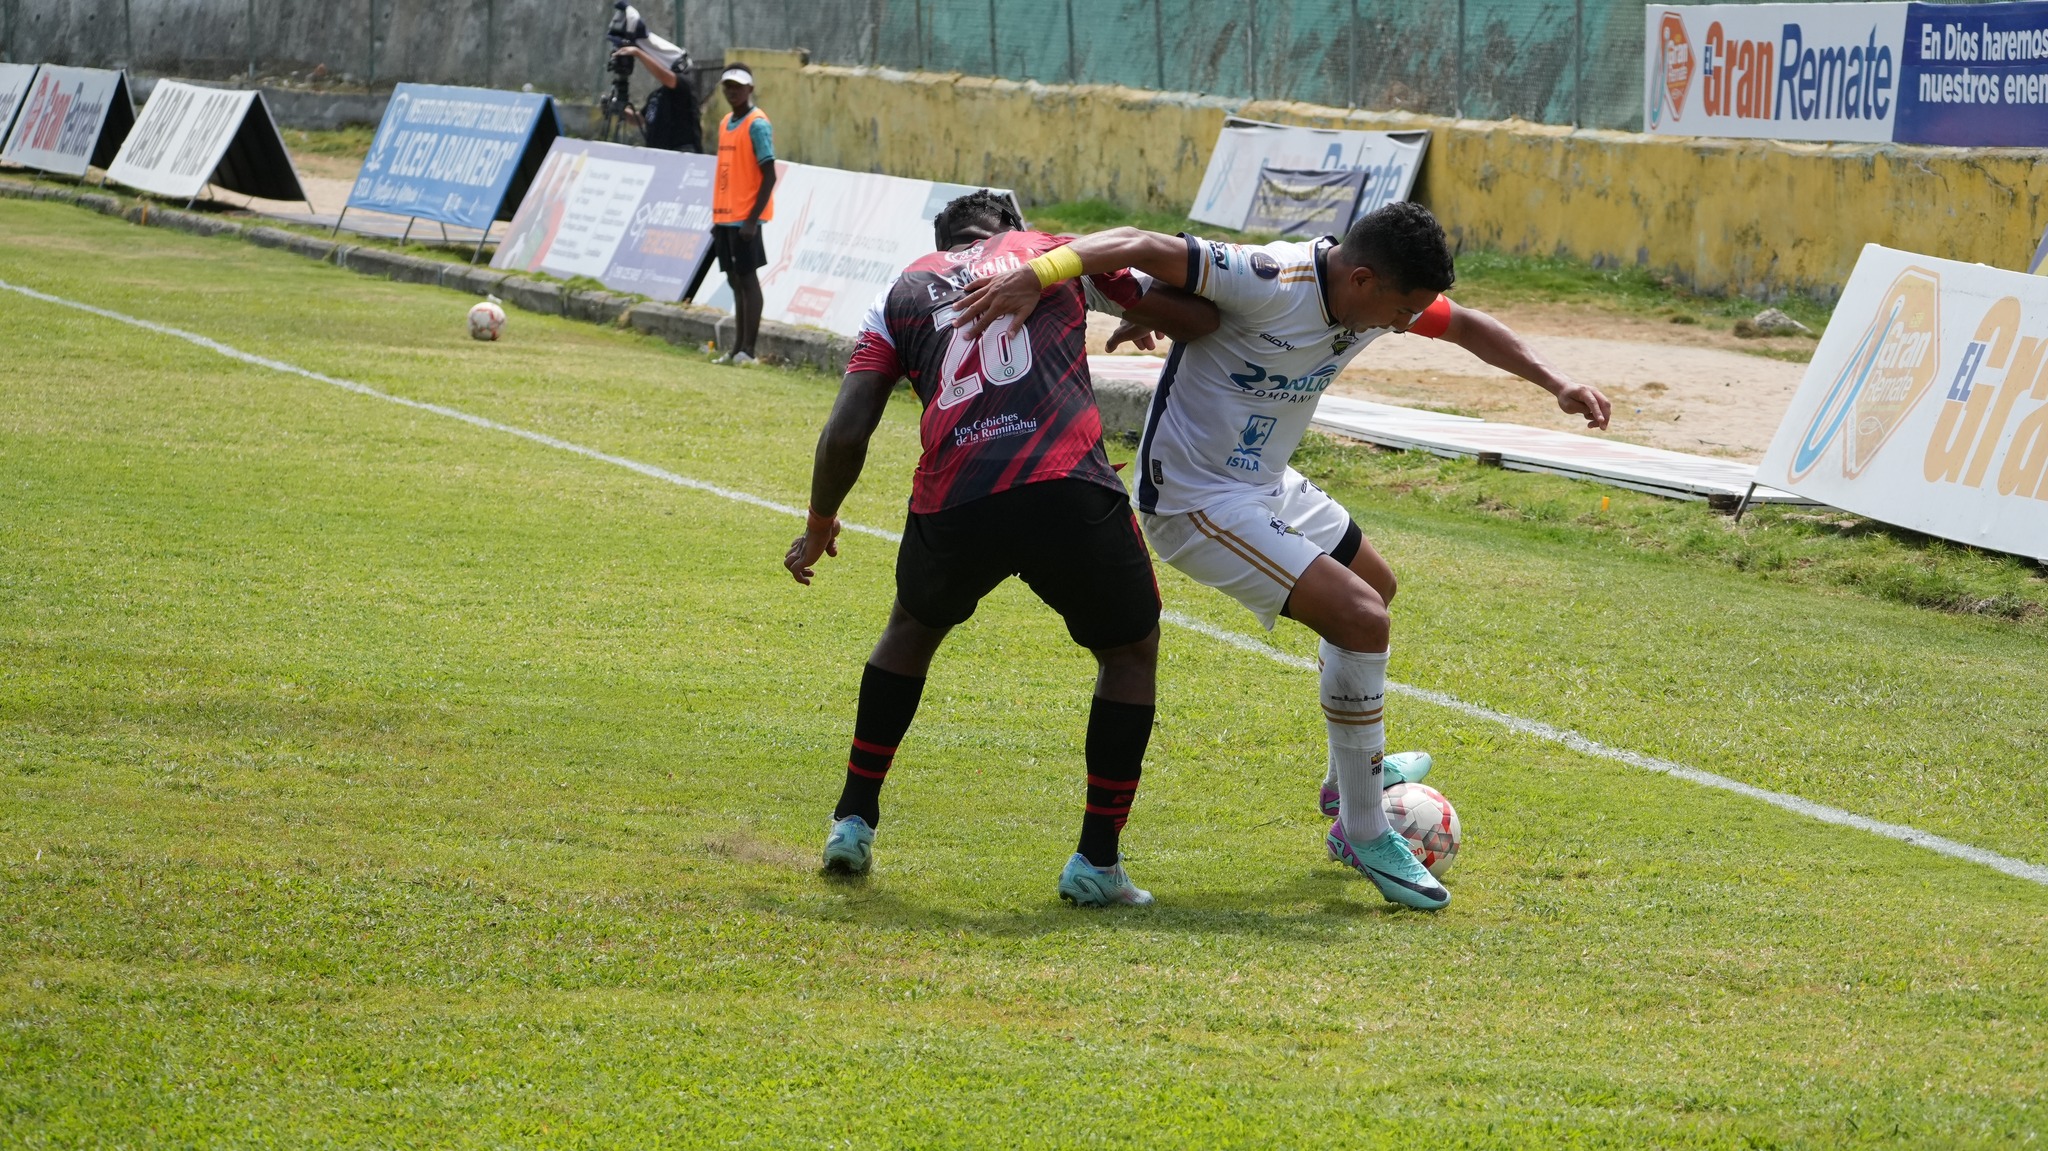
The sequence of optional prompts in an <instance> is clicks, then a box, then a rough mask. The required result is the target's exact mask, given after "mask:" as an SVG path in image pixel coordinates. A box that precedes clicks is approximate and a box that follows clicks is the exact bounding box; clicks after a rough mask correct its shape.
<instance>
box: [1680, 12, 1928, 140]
mask: <svg viewBox="0 0 2048 1151" xmlns="http://www.w3.org/2000/svg"><path fill="white" fill-rule="evenodd" d="M1908 7H1909V5H1906V4H1711V5H1702V6H1698V7H1685V8H1663V7H1658V6H1655V5H1652V6H1650V7H1648V8H1646V9H1644V18H1645V20H1646V21H1647V36H1646V39H1645V58H1644V77H1645V81H1646V84H1647V87H1646V88H1645V91H1644V101H1643V130H1644V131H1645V132H1653V133H1658V134H1662V135H1679V136H1749V137H1765V138H1769V139H1775V140H1851V141H1858V140H1861V141H1884V140H1890V139H1891V138H1892V125H1893V122H1894V120H1895V118H1896V117H1897V115H1898V111H1899V103H1900V100H1899V97H1900V93H1901V92H1902V91H1903V83H1904V76H1905V73H1904V70H1903V69H1904V62H1903V60H1902V59H1901V57H1900V47H1901V45H1902V43H1903V42H1904V37H1905V31H1906V9H1907V8H1908Z"/></svg>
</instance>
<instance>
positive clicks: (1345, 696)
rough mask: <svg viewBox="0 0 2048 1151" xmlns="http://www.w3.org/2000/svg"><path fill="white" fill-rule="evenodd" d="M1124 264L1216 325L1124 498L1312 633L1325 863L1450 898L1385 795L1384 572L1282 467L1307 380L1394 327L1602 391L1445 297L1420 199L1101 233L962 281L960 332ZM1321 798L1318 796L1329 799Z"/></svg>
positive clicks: (1162, 405) (1207, 578)
mask: <svg viewBox="0 0 2048 1151" xmlns="http://www.w3.org/2000/svg"><path fill="white" fill-rule="evenodd" d="M1119 268H1136V269H1138V270H1139V271H1142V272H1145V273H1146V274H1148V275H1151V276H1153V277H1155V278H1157V279H1159V280H1162V281H1165V282H1166V283H1168V284H1175V285H1183V286H1185V287H1186V288H1187V289H1188V290H1189V291H1192V292H1195V293H1198V294H1200V295H1203V296H1206V297H1208V298H1209V299H1210V300H1212V301H1214V302H1215V303H1216V305H1217V307H1218V308H1219V309H1220V310H1221V312H1222V316H1223V319H1222V326H1221V327H1219V328H1218V329H1217V330H1216V331H1215V332H1214V333H1213V334H1211V335H1208V336H1204V337H1202V338H1201V339H1197V340H1195V341H1193V342H1191V343H1187V344H1179V345H1176V346H1175V347H1174V350H1173V354H1172V356H1171V358H1169V359H1168V360H1167V363H1166V368H1165V370H1164V372H1163V373H1161V375H1160V379H1159V387H1158V390H1157V391H1156V392H1155V393H1154V394H1153V397H1152V405H1151V409H1150V411H1149V412H1148V413H1147V414H1146V417H1145V432H1144V438H1143V439H1142V440H1141V441H1140V444H1139V448H1138V473H1139V474H1138V500H1137V502H1138V510H1139V515H1140V518H1141V519H1142V521H1143V523H1144V527H1145V535H1146V537H1147V538H1148V539H1149V540H1151V542H1152V546H1153V548H1154V549H1155V550H1156V551H1157V552H1158V553H1159V558H1161V559H1163V560H1165V561H1166V562H1167V563H1169V564H1172V565H1173V566H1174V567H1176V568H1179V569H1180V570H1181V571H1183V572H1185V573H1187V574H1188V575H1189V576H1192V577H1193V578H1195V579H1196V580H1199V581H1200V582H1202V583H1205V584H1207V585H1209V586H1210V587H1213V588H1218V589H1221V590H1222V591H1225V592H1227V593H1229V594H1230V595H1231V596H1232V597H1234V598H1235V599H1236V600H1237V601H1238V602H1239V603H1242V604H1244V605H1245V606H1246V607H1247V608H1249V609H1251V611H1252V614H1254V615H1256V616H1257V617H1258V618H1259V622H1260V623H1261V624H1263V625H1264V626H1265V627H1266V628H1268V629H1271V628H1272V626H1273V622H1274V620H1275V619H1276V618H1277V617H1279V616H1283V615H1285V616H1288V617H1290V618H1293V619H1296V620H1299V621H1300V622H1301V623H1303V624H1305V625H1307V626H1308V627H1309V628H1311V629H1313V630H1314V631H1315V632H1316V634H1317V635H1319V636H1321V637H1322V645H1321V650H1320V656H1321V658H1320V659H1319V660H1318V663H1319V665H1320V667H1321V690H1322V706H1323V716H1324V719H1325V720H1326V722H1327V724H1328V729H1329V739H1330V758H1329V764H1330V766H1329V773H1328V775H1327V776H1326V777H1325V780H1324V787H1323V809H1324V811H1325V813H1327V814H1331V815H1334V816H1335V817H1336V821H1335V822H1334V823H1333V824H1332V825H1331V827H1330V832H1329V835H1328V836H1327V839H1326V843H1327V846H1328V848H1329V851H1330V855H1331V857H1332V858H1334V859H1337V860H1338V861H1340V862H1342V863H1344V864H1346V865H1348V866H1350V867H1352V868H1354V869H1356V870H1357V871H1359V872H1361V873H1362V874H1364V875H1365V876H1366V877H1367V878H1369V879H1371V880H1372V882H1373V884H1374V885H1375V886H1376V887H1378V888H1379V890H1380V893H1381V894H1382V895H1384V896H1385V897H1386V898H1387V899H1388V900H1390V901H1392V902H1395V903H1399V904H1403V905H1406V906H1409V907H1417V908H1423V909H1426V910H1435V909H1437V908H1440V907H1443V906H1445V905H1446V904H1448V903H1449V902H1450V898H1451V897H1450V893H1449V892H1448V891H1445V890H1444V888H1443V887H1442V886H1441V885H1440V884H1438V883H1437V882H1436V880H1435V879H1434V878H1432V877H1431V876H1430V874H1429V872H1428V871H1427V870H1425V869H1424V868H1423V866H1422V865H1421V863H1419V862H1418V861H1417V860H1416V859H1415V856H1414V854H1413V853H1412V852H1411V851H1410V850H1409V848H1408V845H1407V842H1406V841H1405V840H1403V839H1402V838H1401V836H1400V834H1399V833H1398V832H1395V831H1393V830H1391V829H1390V828H1389V827H1388V825H1387V820H1386V815H1385V812H1384V811H1383V809H1382V808H1381V805H1380V804H1381V799H1380V793H1381V790H1382V787H1381V784H1382V758H1383V756H1384V752H1385V748H1386V734H1385V732H1386V728H1385V724H1384V720H1383V707H1384V703H1385V698H1386V679H1387V650H1388V637H1389V621H1388V616H1387V603H1388V601H1389V600H1391V599H1393V596H1394V572H1393V569H1392V568H1391V567H1389V566H1388V564H1387V562H1386V560H1384V559H1382V558H1381V557H1380V554H1379V553H1378V552H1377V551H1376V550H1374V548H1373V546H1372V544H1371V543H1369V542H1367V541H1366V540H1365V539H1364V537H1363V533H1361V532H1360V531H1359V528H1358V525H1357V524H1356V523H1354V522H1352V519H1351V515H1350V513H1349V512H1347V511H1345V510H1344V508H1343V507H1342V506H1341V505H1339V504H1338V503H1337V501H1335V500H1334V499H1331V498H1330V497H1329V496H1328V495H1327V494H1325V493H1324V492H1323V491H1322V489H1320V488H1318V487H1316V486H1315V485H1314V484H1311V483H1309V482H1308V481H1307V480H1306V479H1303V478H1302V476H1301V473H1299V472H1297V471H1295V470H1294V469H1293V468H1291V467H1289V466H1288V458H1289V457H1290V456H1291V455H1292V454H1293V452H1294V448H1295V445H1297V444H1299V443H1300V442H1301V437H1302V435H1303V434H1304V433H1305V432H1306V431H1307V430H1308V424H1309V417H1310V416H1311V415H1312V414H1313V413H1314V412H1315V407H1316V401H1317V399H1318V398H1319V397H1320V396H1321V395H1322V393H1323V390H1324V389H1326V388H1328V387H1329V386H1330V383H1331V382H1332V381H1333V380H1335V379H1336V378H1337V373H1338V372H1340V371H1342V370H1343V368H1344V365H1345V364H1347V363H1349V362H1350V361H1351V359H1352V358H1353V357H1355V356H1357V355H1358V353H1359V352H1361V351H1363V350H1364V349H1365V346H1366V345H1367V344H1370V343H1371V342H1372V341H1374V340H1376V339H1378V338H1380V337H1381V336H1385V335H1389V334H1392V333H1403V332H1405V333H1409V334H1412V335H1417V336H1424V337H1428V338H1432V339H1439V340H1445V341H1448V342H1450V343H1454V344H1457V345H1459V346H1460V347H1463V348H1465V349H1466V350H1467V351H1470V352H1471V353H1472V354H1474V355H1476V356H1478V357H1479V358H1480V359H1481V360H1484V361H1485V362H1487V363H1489V364H1492V365H1493V366H1495V367H1498V368H1502V369H1504V370H1506V371H1509V372H1513V373H1514V374H1515V375H1518V376H1520V377H1522V378H1523V379H1526V380H1528V381H1530V382H1532V383H1534V384H1536V385H1537V386H1538V387H1540V388H1542V389H1544V390H1545V391H1547V392H1549V393H1551V394H1552V395H1554V396H1556V397H1557V405H1558V407H1559V408H1561V409H1563V410H1564V411H1566V412H1568V413H1571V414H1573V415H1579V416H1583V417H1585V419H1586V423H1587V424H1588V425H1589V426H1591V427H1595V428H1605V427H1606V426H1607V417H1608V411H1609V407H1608V402H1607V398H1606V397H1605V396H1603V395H1601V394H1600V392H1599V391H1598V390H1597V389H1595V388H1591V387H1588V386H1586V385H1584V384H1579V383H1575V382H1573V381H1572V380H1571V379H1570V378H1569V377H1567V376H1566V375H1564V374H1563V373H1562V372H1559V371H1558V370H1557V369H1555V368H1553V367H1551V366H1550V365H1549V364H1547V363H1545V362H1544V361H1543V359H1542V358H1541V357H1540V356H1538V355H1537V354H1536V353H1535V352H1534V351H1533V350H1531V349H1530V348H1529V346H1528V345H1527V344H1525V343H1524V342H1523V341H1522V339H1521V338H1520V337H1519V336H1517V335H1515V333H1514V332H1513V331H1511V330H1509V329H1508V328H1507V327H1506V326H1505V325H1503V324H1502V323H1500V321H1498V320H1495V319H1493V318H1492V317H1491V316H1488V315H1486V314H1485V313H1484V312H1479V311H1476V310H1473V309H1471V308H1465V307H1461V306H1459V305H1457V304H1454V303H1452V302H1451V301H1450V300H1449V299H1448V298H1446V297H1445V296H1444V295H1443V292H1444V291H1445V290H1446V289H1448V288H1449V287H1450V286H1451V282H1452V279H1453V271H1452V263H1451V252H1450V246H1449V245H1448V244H1447V243H1446V242H1445V239H1444V232H1443V228H1442V227H1441V226H1440V225H1439V224H1438V223H1437V221H1436V218H1435V217H1433V216H1431V215H1430V213H1429V211H1428V210H1427V209H1425V208H1423V207H1421V206H1420V205H1417V204H1410V203H1396V204H1389V205H1387V206H1386V207H1384V208H1381V209H1379V210H1378V211H1375V212H1373V213H1371V214H1370V215H1367V216H1366V217H1364V218H1363V219H1360V220H1359V221H1357V222H1356V223H1354V224H1353V225H1352V227H1351V229H1350V231H1349V232H1347V233H1346V234H1345V236H1344V238H1343V240H1342V241H1341V242H1340V241H1338V240H1337V239H1336V238H1335V237H1332V236H1325V237H1323V238H1322V239H1319V240H1315V241H1313V242H1306V243H1294V242H1279V243H1272V244H1264V245H1259V246H1244V245H1238V244H1227V243H1223V242H1220V241H1214V240H1207V241H1205V240H1197V239H1195V238H1194V237H1191V236H1186V235H1181V236H1166V235H1161V234H1159V233H1157V232H1146V231H1141V230H1139V229H1136V228H1117V229H1113V230H1111V231H1107V232H1097V233H1095V234H1094V235H1091V236H1084V237H1082V238H1080V239H1078V240H1075V241H1073V242H1072V243H1070V244H1068V245H1067V246H1066V247H1064V248H1059V249H1055V250H1053V251H1051V252H1047V253H1046V254H1045V255H1043V256H1040V257H1038V258H1037V259H1035V260H1032V261H1031V262H1030V263H1029V264H1028V265H1026V266H1025V267H1022V268H1019V269H1016V270H1014V271H1010V272H1007V273H1004V274H1001V275H998V276H991V277H987V278H984V279H982V280H979V281H977V282H976V283H974V284H973V285H970V286H969V288H968V290H967V291H968V299H967V303H966V304H965V305H964V306H963V307H962V308H961V317H960V321H959V322H960V323H961V324H962V326H965V327H967V328H968V329H969V334H970V335H972V334H973V333H974V332H976V331H979V330H980V329H981V328H983V327H986V326H987V325H988V324H990V323H993V322H994V321H995V320H997V319H998V318H1000V317H1002V316H1005V315H1014V316H1018V317H1023V316H1027V315H1029V314H1030V313H1031V311H1032V310H1033V309H1034V308H1036V307H1037V305H1038V299H1039V296H1040V294H1041V293H1042V292H1044V291H1046V290H1048V289H1049V288H1050V287H1051V286H1052V285H1053V284H1055V283H1059V282H1061V281H1064V280H1069V279H1072V278H1074V277H1076V276H1080V275H1084V274H1096V273H1101V272H1108V271H1113V270H1115V269H1119ZM1333 799H1334V803H1333V802H1332V800H1333Z"/></svg>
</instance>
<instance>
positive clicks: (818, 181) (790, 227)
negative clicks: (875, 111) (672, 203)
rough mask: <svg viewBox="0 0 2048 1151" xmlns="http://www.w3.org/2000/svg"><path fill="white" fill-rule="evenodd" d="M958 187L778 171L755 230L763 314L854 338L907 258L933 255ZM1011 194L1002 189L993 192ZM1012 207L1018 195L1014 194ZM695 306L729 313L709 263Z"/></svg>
mask: <svg viewBox="0 0 2048 1151" xmlns="http://www.w3.org/2000/svg"><path fill="white" fill-rule="evenodd" d="M974 190H975V189H974V188H972V187H970V186H967V185H964V184H944V183H938V182H935V181H932V180H906V179H903V178H902V177H900V176H877V175H873V174H870V173H867V172H846V171H841V170H840V169H838V168H817V167H812V166H811V165H809V164H788V163H782V162H778V163H777V164H776V165H775V218H774V219H773V220H770V221H768V222H767V223H764V224H762V225H761V241H762V243H763V244H764V245H765V246H766V247H767V249H768V265H767V266H766V267H764V268H762V269H761V316H762V318H763V319H768V320H779V321H781V322H783V323H786V324H808V325H810V326H812V327H819V328H827V329H830V330H831V331H834V332H838V333H840V334H842V335H848V336H851V335H854V334H856V333H858V332H859V331H860V324H861V319H862V317H864V316H866V315H867V310H868V305H870V304H872V303H874V302H875V298H876V297H877V296H879V295H881V294H882V291H883V289H885V288H887V287H888V286H889V285H890V283H892V282H893V281H894V280H895V279H896V274H897V273H898V272H901V271H902V270H903V269H904V268H906V267H908V266H909V264H910V262H911V261H912V260H915V259H917V258H918V257H919V256H924V255H928V254H930V253H931V251H932V245H933V242H934V241H933V237H932V217H934V216H936V215H938V214H939V209H941V208H943V207H945V206H946V202H947V201H949V200H951V199H953V198H954V197H956V196H964V195H966V194H967V193H969V192H972V191H974ZM991 191H994V192H996V193H998V194H1000V195H1004V196H1011V193H1010V192H1009V190H1008V189H1004V188H994V189H991ZM1011 199H1012V200H1013V201H1014V200H1015V197H1014V196H1011ZM696 298H697V300H698V302H700V303H704V304H709V305H710V306H712V307H715V308H722V309H724V310H726V311H728V312H729V311H731V310H732V289H731V287H730V286H728V285H727V284H726V282H725V277H724V276H723V275H722V274H721V273H720V272H719V270H718V268H717V267H716V266H713V267H712V268H711V269H710V270H709V271H707V272H706V273H705V276H704V285H703V287H701V288H699V289H698V291H697V297H696Z"/></svg>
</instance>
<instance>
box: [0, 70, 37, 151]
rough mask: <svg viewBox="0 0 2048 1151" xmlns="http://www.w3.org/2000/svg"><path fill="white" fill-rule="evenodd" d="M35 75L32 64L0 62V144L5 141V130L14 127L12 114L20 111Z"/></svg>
mask: <svg viewBox="0 0 2048 1151" xmlns="http://www.w3.org/2000/svg"><path fill="white" fill-rule="evenodd" d="M35 75H36V66H35V65H34V64H0V144H4V143H6V142H7V130H8V129H10V128H12V127H14V114H15V113H16V112H19V111H21V102H22V99H23V98H24V97H26V96H27V95H28V84H29V81H30V80H33V79H35Z"/></svg>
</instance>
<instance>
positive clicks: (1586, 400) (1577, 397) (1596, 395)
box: [1557, 384, 1613, 428]
mask: <svg viewBox="0 0 2048 1151" xmlns="http://www.w3.org/2000/svg"><path fill="white" fill-rule="evenodd" d="M1557 406H1558V408H1559V409H1560V410H1562V411H1564V412H1565V413H1566V414H1568V415H1574V416H1584V417H1586V426H1587V427H1589V428H1605V427H1606V426H1607V417H1608V416H1609V415H1610V414H1611V413H1612V412H1613V407H1612V405H1610V404H1609V403H1608V402H1607V397H1606V396H1603V395H1601V394H1600V389H1599V388H1594V387H1588V386H1587V385H1585V384H1569V385H1566V386H1565V388H1564V390H1562V391H1560V392H1558V393H1557Z"/></svg>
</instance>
